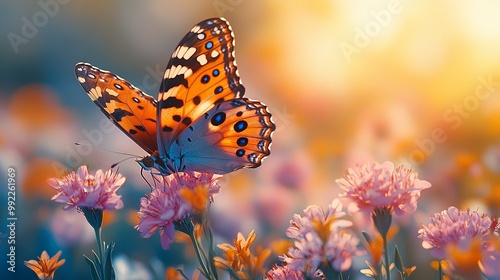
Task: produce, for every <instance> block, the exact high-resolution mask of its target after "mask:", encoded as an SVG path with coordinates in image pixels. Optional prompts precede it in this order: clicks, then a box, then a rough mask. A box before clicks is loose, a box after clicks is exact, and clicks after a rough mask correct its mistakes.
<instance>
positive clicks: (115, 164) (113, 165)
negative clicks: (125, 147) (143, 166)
mask: <svg viewBox="0 0 500 280" xmlns="http://www.w3.org/2000/svg"><path fill="white" fill-rule="evenodd" d="M131 158H137V157H136V156H129V157H126V158H124V159H122V160H120V161H118V162H115V163H113V164H111V168H115V167H116V166H118V164H120V163H122V162H124V161H126V160H129V159H131Z"/></svg>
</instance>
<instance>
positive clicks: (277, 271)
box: [265, 265, 306, 280]
mask: <svg viewBox="0 0 500 280" xmlns="http://www.w3.org/2000/svg"><path fill="white" fill-rule="evenodd" d="M265 279H267V280H288V279H296V280H304V279H306V278H305V277H304V274H303V273H302V271H300V270H295V269H292V268H290V267H289V266H287V265H284V266H277V265H274V266H273V268H272V269H271V270H269V271H268V272H267V274H266V278H265Z"/></svg>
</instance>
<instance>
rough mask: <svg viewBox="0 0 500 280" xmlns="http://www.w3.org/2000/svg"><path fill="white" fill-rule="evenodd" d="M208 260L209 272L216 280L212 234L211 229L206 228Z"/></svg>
mask: <svg viewBox="0 0 500 280" xmlns="http://www.w3.org/2000/svg"><path fill="white" fill-rule="evenodd" d="M207 231H208V258H209V262H208V263H209V264H210V270H211V273H212V275H213V276H214V277H215V279H218V278H219V277H218V275H217V267H216V266H215V261H214V257H215V256H216V255H215V250H214V234H213V232H212V228H211V227H209V226H208V229H207Z"/></svg>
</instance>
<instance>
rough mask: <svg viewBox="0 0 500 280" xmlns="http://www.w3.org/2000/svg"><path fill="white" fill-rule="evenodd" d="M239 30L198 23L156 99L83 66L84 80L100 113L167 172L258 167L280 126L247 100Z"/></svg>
mask: <svg viewBox="0 0 500 280" xmlns="http://www.w3.org/2000/svg"><path fill="white" fill-rule="evenodd" d="M234 45H235V41H234V34H233V31H232V29H231V26H230V25H229V22H227V21H226V20H225V19H224V18H211V19H207V20H204V21H202V22H200V23H198V24H197V25H195V26H194V27H193V28H192V29H191V31H189V32H188V33H187V34H186V35H185V36H184V38H183V39H182V40H181V42H180V43H179V45H178V46H177V48H176V49H175V51H174V52H173V54H172V56H171V58H170V61H169V63H168V65H167V68H166V71H165V73H164V76H163V80H162V82H161V85H160V89H159V93H158V100H156V99H154V98H153V97H152V96H150V95H147V94H146V93H144V92H143V91H141V90H140V89H138V88H137V87H135V86H133V85H132V84H131V83H129V82H127V81H126V80H124V79H122V78H120V77H118V76H117V75H115V74H113V73H111V72H108V71H104V70H101V69H99V68H97V67H95V66H92V65H90V64H88V63H78V64H76V66H75V74H76V77H77V80H78V82H79V83H80V84H81V86H82V87H83V89H84V90H85V91H86V92H87V94H88V96H89V97H90V98H91V99H92V101H93V102H94V103H95V104H96V105H97V106H98V107H99V108H100V109H101V111H102V112H103V113H104V114H105V115H106V116H107V117H108V118H109V119H110V120H111V121H112V122H113V123H114V124H115V125H116V126H117V127H118V128H120V129H121V130H122V131H123V132H124V133H125V134H126V135H128V137H130V138H131V139H132V140H133V141H134V142H135V143H137V144H138V145H139V146H140V147H141V148H142V149H144V150H145V151H146V152H147V153H148V154H149V156H146V157H144V158H143V159H141V160H137V161H138V162H139V164H140V165H141V166H142V167H143V168H145V169H148V170H150V169H152V168H154V169H156V170H157V171H159V172H161V174H163V175H168V174H172V173H175V172H180V171H186V170H191V171H198V172H207V173H213V174H225V173H229V172H232V171H235V170H237V169H240V168H243V167H249V168H255V167H258V166H260V165H261V163H262V160H263V159H264V158H265V157H266V156H268V155H269V154H270V146H271V141H272V140H271V135H272V133H273V131H274V130H275V129H276V126H275V124H274V123H273V121H272V119H271V114H270V113H269V111H268V109H267V107H266V105H264V104H263V103H261V102H259V101H255V100H251V99H248V98H245V97H243V95H244V93H245V88H244V86H243V85H242V83H241V79H240V77H239V74H238V69H237V67H236V60H235V53H234Z"/></svg>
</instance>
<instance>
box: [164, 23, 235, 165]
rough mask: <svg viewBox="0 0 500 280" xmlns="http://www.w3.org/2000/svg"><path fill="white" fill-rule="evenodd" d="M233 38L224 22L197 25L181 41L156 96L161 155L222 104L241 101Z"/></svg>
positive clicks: (166, 154)
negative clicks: (209, 112)
mask: <svg viewBox="0 0 500 280" xmlns="http://www.w3.org/2000/svg"><path fill="white" fill-rule="evenodd" d="M244 91H245V89H244V87H243V85H241V82H240V78H239V76H238V70H237V68H236V62H235V57H234V36H233V32H232V30H231V27H230V25H229V23H228V22H227V21H226V20H225V19H223V18H213V19H208V20H204V21H202V22H200V23H199V24H197V25H196V26H194V27H193V28H192V29H191V31H190V32H189V33H188V34H186V36H185V37H184V38H183V39H182V40H181V42H180V43H179V45H178V46H177V48H176V49H175V51H174V53H173V54H172V57H171V59H170V62H169V63H168V66H167V69H166V71H165V75H164V77H163V81H162V83H161V87H160V92H159V95H158V103H159V104H158V111H157V119H158V120H159V127H158V142H159V147H158V148H159V153H160V155H164V156H167V157H168V156H169V155H168V153H169V148H170V146H171V145H172V143H173V142H174V141H175V140H176V139H177V138H178V137H179V135H180V134H181V133H182V132H183V131H184V130H185V129H186V128H187V127H189V126H190V125H191V124H192V123H193V122H195V121H197V120H198V119H200V118H202V117H203V115H204V114H205V113H206V112H208V111H209V110H211V109H212V108H214V107H215V106H216V105H218V104H221V103H222V102H224V101H225V100H231V99H234V98H238V97H242V96H243V94H244Z"/></svg>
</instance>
